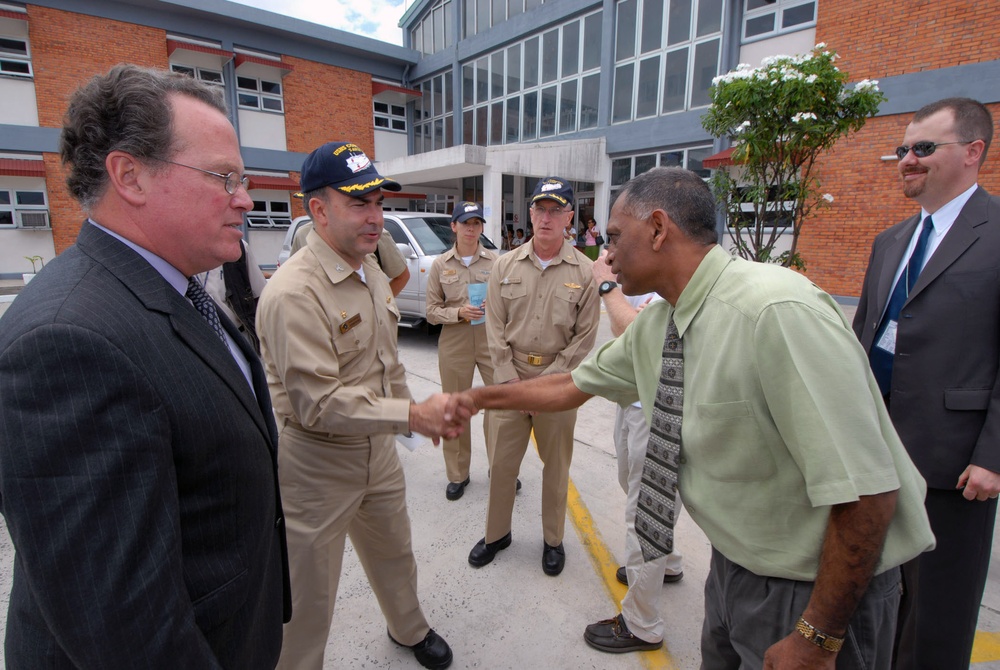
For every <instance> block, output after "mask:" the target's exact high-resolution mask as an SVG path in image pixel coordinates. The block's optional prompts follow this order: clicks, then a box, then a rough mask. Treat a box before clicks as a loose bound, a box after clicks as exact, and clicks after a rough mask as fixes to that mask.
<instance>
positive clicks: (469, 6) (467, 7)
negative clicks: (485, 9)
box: [462, 0, 476, 37]
mask: <svg viewBox="0 0 1000 670" xmlns="http://www.w3.org/2000/svg"><path fill="white" fill-rule="evenodd" d="M462 13H463V14H465V34H464V36H465V37H472V36H473V35H475V34H476V0H463V2H462Z"/></svg>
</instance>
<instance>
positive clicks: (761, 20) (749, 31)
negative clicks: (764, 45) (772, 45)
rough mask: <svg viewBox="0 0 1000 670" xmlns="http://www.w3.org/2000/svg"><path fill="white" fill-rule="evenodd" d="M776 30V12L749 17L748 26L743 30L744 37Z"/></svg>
mask: <svg viewBox="0 0 1000 670" xmlns="http://www.w3.org/2000/svg"><path fill="white" fill-rule="evenodd" d="M772 32H774V14H765V15H764V16H758V17H755V18H752V19H750V18H748V19H747V23H746V28H745V29H744V31H743V36H744V37H754V36H756V35H764V34H767V33H772Z"/></svg>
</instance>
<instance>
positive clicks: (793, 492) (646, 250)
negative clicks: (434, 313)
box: [451, 168, 934, 670]
mask: <svg viewBox="0 0 1000 670" xmlns="http://www.w3.org/2000/svg"><path fill="white" fill-rule="evenodd" d="M608 239H609V242H610V253H609V255H608V260H609V262H610V264H611V266H612V269H613V270H614V271H615V272H616V273H617V274H618V279H619V281H620V282H621V284H622V287H623V290H624V291H625V293H626V294H638V293H644V292H648V291H656V292H657V293H659V294H660V295H661V296H663V297H664V298H665V300H666V302H661V303H657V304H652V305H649V306H648V307H646V308H645V309H644V310H643V311H642V312H641V313H640V314H639V316H638V317H637V318H636V320H635V321H634V322H633V324H632V325H631V326H630V327H629V329H628V330H626V331H625V333H624V334H623V335H622V336H621V337H620V338H618V339H617V340H614V341H612V342H609V343H608V344H606V345H605V346H604V347H602V348H601V349H600V350H599V351H598V352H597V354H596V355H595V356H594V357H592V358H590V359H589V360H587V361H585V362H584V363H583V364H582V365H581V366H580V367H579V368H577V370H576V371H574V372H573V373H572V374H565V375H552V376H548V377H543V378H541V379H538V380H532V381H531V382H525V383H522V384H515V385H508V386H498V387H485V388H480V389H474V390H472V391H470V392H469V393H468V394H467V395H465V396H463V397H462V398H459V399H456V400H453V401H452V405H451V409H452V410H453V411H454V412H455V413H456V414H457V415H460V416H461V415H464V414H468V413H470V412H471V411H473V410H474V409H477V408H497V407H505V408H521V407H525V408H527V407H531V408H535V409H538V410H542V411H546V410H552V409H562V408H564V407H575V406H578V405H580V404H581V403H583V402H584V401H586V400H587V399H588V398H590V397H591V396H592V395H596V394H600V395H603V396H605V397H608V398H611V399H612V400H616V401H618V402H619V403H628V402H633V401H635V400H637V399H638V400H641V401H642V405H643V408H644V411H645V412H646V415H647V419H649V418H650V415H651V413H652V408H653V405H654V398H655V397H656V393H657V386H658V384H659V370H660V367H661V356H662V350H663V340H664V334H665V332H666V329H667V323H668V321H670V320H671V319H673V321H674V323H675V324H676V326H677V329H678V332H679V335H680V337H681V341H682V345H683V351H684V353H683V356H684V380H685V383H684V406H683V424H682V426H681V453H680V459H679V474H678V478H679V485H678V490H679V492H680V493H681V495H682V496H683V498H684V506H685V508H686V509H687V510H688V511H689V513H690V514H691V517H692V518H693V519H694V520H695V521H696V522H697V523H698V525H699V526H700V527H701V528H702V530H704V531H705V534H706V535H707V536H708V538H709V540H710V541H711V542H712V546H713V553H712V554H713V555H712V566H711V572H710V574H709V576H708V583H707V586H706V593H705V623H704V627H703V631H702V656H703V658H702V662H703V667H704V668H708V669H710V670H711V669H715V668H735V667H739V666H740V665H741V664H743V665H745V666H747V667H761V666H762V665H764V664H765V663H772V662H773V663H774V664H775V665H776V666H780V667H784V666H783V665H782V664H785V663H788V664H790V665H789V667H792V665H793V664H794V663H795V662H797V663H801V664H802V667H829V668H833V667H834V665H835V664H836V663H839V665H838V666H837V667H840V668H847V667H850V668H853V667H878V668H882V667H885V668H888V666H889V662H890V657H891V649H892V638H893V636H892V631H893V628H894V625H895V612H896V607H897V606H898V599H899V590H898V584H899V570H898V566H899V565H900V564H901V563H903V562H904V561H906V560H909V559H910V558H912V557H914V556H916V555H918V554H919V553H920V552H922V551H925V550H927V549H928V548H930V547H932V546H933V542H934V540H933V536H932V534H931V532H930V527H929V525H928V522H927V517H926V514H925V512H924V509H923V504H922V500H923V495H924V491H925V486H924V482H923V480H922V479H921V478H920V475H919V474H918V473H917V471H916V469H915V468H914V466H913V464H912V463H911V462H910V460H909V458H908V457H907V455H906V452H905V450H904V449H903V447H902V445H901V443H900V442H899V439H898V437H897V436H896V433H895V432H894V430H893V428H892V424H891V422H890V420H889V418H888V415H887V413H886V411H885V407H884V405H883V404H882V402H881V399H880V397H879V393H878V387H877V385H876V384H875V381H874V379H873V378H872V376H871V374H870V372H869V370H868V366H867V361H866V359H865V356H864V353H863V352H862V351H861V349H860V347H859V346H858V344H857V342H856V340H855V339H854V338H853V337H852V331H851V329H850V325H849V324H848V323H847V321H846V319H845V318H844V316H843V314H842V313H841V311H840V310H839V308H838V307H837V306H836V304H835V303H834V302H833V300H832V299H831V298H830V297H829V296H828V295H827V294H825V293H823V292H822V291H821V290H819V289H818V288H816V287H815V286H814V285H812V284H811V283H810V282H809V281H808V280H807V279H805V278H804V277H802V276H801V275H798V274H796V273H794V272H792V271H790V270H787V269H784V268H779V267H775V266H770V265H764V264H756V263H748V262H746V261H743V260H739V259H735V258H732V257H731V256H730V255H729V254H727V253H726V252H725V251H724V250H723V249H722V248H720V247H719V246H718V245H717V244H716V239H717V234H716V232H715V207H714V201H713V199H712V195H711V193H710V192H709V190H708V187H707V186H706V185H705V184H704V182H702V181H701V179H699V178H698V177H697V175H694V174H693V173H691V172H688V171H685V170H680V169H676V168H661V169H656V170H652V171H650V172H647V173H644V174H643V175H640V176H639V177H636V178H635V179H633V180H631V181H630V182H628V183H627V184H626V185H625V187H624V188H623V189H622V191H621V194H620V195H619V197H618V200H617V202H616V203H615V206H614V207H613V209H612V211H611V218H610V221H609V225H608ZM584 637H585V639H586V640H587V642H588V643H589V644H591V646H594V647H596V648H598V649H601V650H603V651H610V652H624V651H632V650H634V649H636V648H642V647H643V646H644V644H645V643H644V642H643V641H642V640H640V639H638V638H636V637H635V636H634V635H633V634H632V633H631V632H630V631H629V630H628V627H627V626H626V625H625V623H624V621H623V620H622V619H621V617H620V616H618V617H615V618H613V619H608V620H606V621H601V622H598V623H596V624H592V625H591V626H588V629H587V632H586V633H585V636H584ZM845 638H847V642H846V644H847V645H848V647H849V648H851V651H848V652H847V653H844V654H840V653H839V649H840V647H841V645H842V644H844V640H845ZM838 656H839V658H838ZM856 659H857V660H856ZM860 659H864V662H865V663H868V664H870V665H864V666H862V665H858V664H859V663H861V662H862V661H861V660H860ZM795 667H797V666H795Z"/></svg>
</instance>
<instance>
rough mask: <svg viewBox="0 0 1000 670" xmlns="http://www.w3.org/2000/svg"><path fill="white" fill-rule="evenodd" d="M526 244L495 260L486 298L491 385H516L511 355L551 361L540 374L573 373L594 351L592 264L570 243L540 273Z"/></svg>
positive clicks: (596, 313)
mask: <svg viewBox="0 0 1000 670" xmlns="http://www.w3.org/2000/svg"><path fill="white" fill-rule="evenodd" d="M534 250H535V243H534V241H533V240H532V241H529V242H528V243H527V244H524V245H522V246H521V247H519V248H518V249H516V250H514V251H511V252H510V253H507V254H504V255H503V256H501V257H500V258H498V259H497V261H496V263H494V265H493V272H492V273H491V274H490V281H489V285H488V288H487V294H486V333H487V336H488V337H489V342H490V355H491V356H492V358H493V367H494V373H493V381H494V383H496V384H502V383H504V382H507V381H510V380H512V379H519V378H520V377H519V375H518V373H517V370H516V369H515V367H514V362H513V357H514V352H518V353H519V354H522V355H523V354H539V355H542V356H545V357H552V361H551V362H550V363H548V364H546V366H545V367H544V368H540V373H539V374H554V373H557V372H569V371H571V370H573V369H574V368H575V367H576V366H577V365H579V364H580V362H581V361H582V360H583V359H584V357H585V356H586V355H587V352H589V351H590V349H591V348H592V347H593V346H594V341H595V340H596V339H597V324H598V321H599V319H600V314H601V312H600V309H601V299H600V298H599V297H598V295H597V286H595V285H594V279H593V276H592V275H591V271H590V266H591V264H592V262H591V261H590V259H588V258H587V257H585V256H583V255H582V254H580V253H578V252H577V251H576V250H575V249H574V248H573V245H571V244H570V243H569V242H566V241H563V245H562V249H561V250H560V251H559V253H558V254H557V255H556V256H555V257H554V258H553V259H552V260H551V261H550V263H549V266H548V267H547V268H546V269H545V270H542V266H541V264H539V262H538V259H537V258H535V254H534Z"/></svg>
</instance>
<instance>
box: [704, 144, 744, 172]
mask: <svg viewBox="0 0 1000 670" xmlns="http://www.w3.org/2000/svg"><path fill="white" fill-rule="evenodd" d="M735 148H736V147H729V148H728V149H723V150H722V151H720V152H719V153H717V154H712V155H711V156H709V157H708V158H706V159H704V160H703V161H702V162H701V166H702V167H703V168H708V169H710V170H714V169H716V168H720V167H728V166H730V165H735V163H734V162H733V150H734V149H735Z"/></svg>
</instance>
